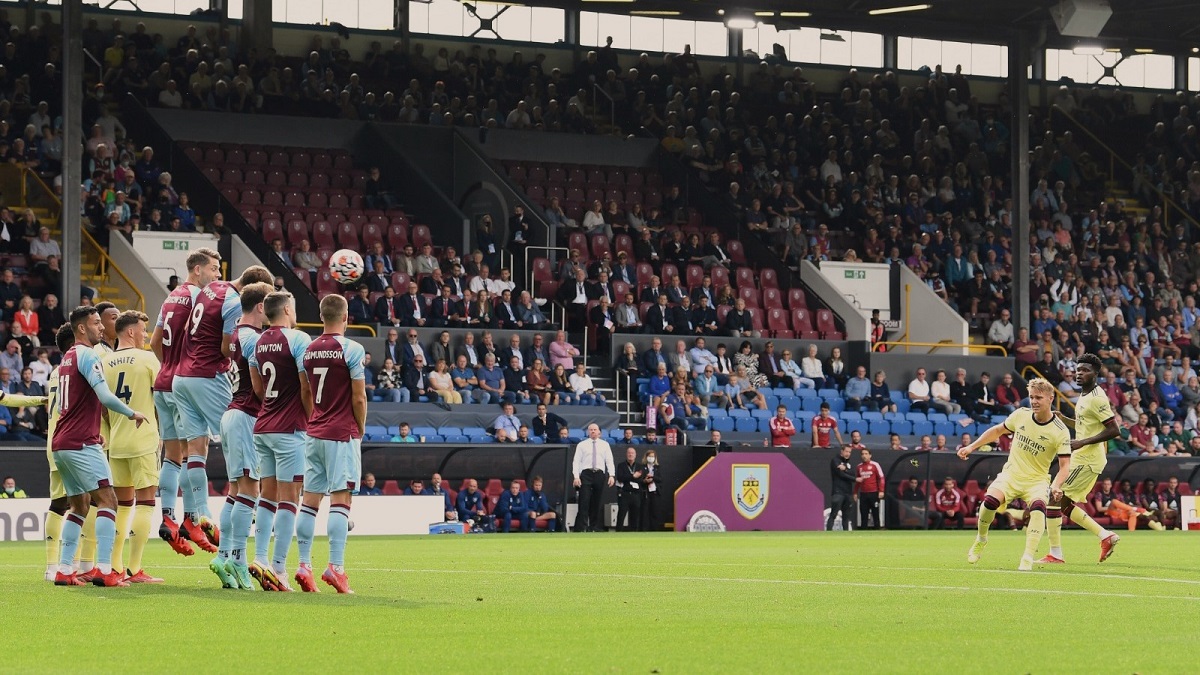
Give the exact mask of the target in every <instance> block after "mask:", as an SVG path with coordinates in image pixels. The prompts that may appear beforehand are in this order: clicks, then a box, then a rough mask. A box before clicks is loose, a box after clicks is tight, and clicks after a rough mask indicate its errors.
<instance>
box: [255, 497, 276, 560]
mask: <svg viewBox="0 0 1200 675" xmlns="http://www.w3.org/2000/svg"><path fill="white" fill-rule="evenodd" d="M275 509H276V506H275V502H273V501H271V500H269V499H262V498H261V497H260V498H259V500H258V511H257V512H256V513H255V516H254V559H255V560H258V561H260V562H268V561H269V560H270V559H269V558H268V557H267V550H268V549H270V548H271V530H273V529H274V526H275Z"/></svg>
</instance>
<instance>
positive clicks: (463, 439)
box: [442, 434, 471, 443]
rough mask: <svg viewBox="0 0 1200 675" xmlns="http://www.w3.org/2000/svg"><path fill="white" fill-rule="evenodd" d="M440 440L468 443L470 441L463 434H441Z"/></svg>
mask: <svg viewBox="0 0 1200 675" xmlns="http://www.w3.org/2000/svg"><path fill="white" fill-rule="evenodd" d="M442 440H443V442H445V443H470V442H471V439H470V438H467V437H466V436H463V435H462V434H455V435H453V436H443V437H442Z"/></svg>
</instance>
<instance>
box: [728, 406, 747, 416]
mask: <svg viewBox="0 0 1200 675" xmlns="http://www.w3.org/2000/svg"><path fill="white" fill-rule="evenodd" d="M729 416H730V417H734V418H737V417H749V416H750V411H749V410H746V409H745V408H730V409H729Z"/></svg>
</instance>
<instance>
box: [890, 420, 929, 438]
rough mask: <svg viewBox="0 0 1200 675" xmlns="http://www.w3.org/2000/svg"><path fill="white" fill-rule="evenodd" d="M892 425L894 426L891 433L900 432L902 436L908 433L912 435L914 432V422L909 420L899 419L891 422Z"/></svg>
mask: <svg viewBox="0 0 1200 675" xmlns="http://www.w3.org/2000/svg"><path fill="white" fill-rule="evenodd" d="M925 424H929V423H928V422H925ZM891 427H892V431H891V433H893V434H900V435H901V436H908V435H911V434H912V432H913V425H912V422H908V421H899V420H897V421H895V422H892V423H891Z"/></svg>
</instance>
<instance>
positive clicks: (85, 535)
mask: <svg viewBox="0 0 1200 675" xmlns="http://www.w3.org/2000/svg"><path fill="white" fill-rule="evenodd" d="M1133 520H1135V521H1136V519H1133ZM1131 529H1132V528H1131ZM75 567H76V568H78V569H79V573H80V575H81V576H82V577H83V580H84V581H85V582H91V580H92V576H93V575H94V574H95V573H96V571H95V570H96V502H95V500H94V499H90V498H89V508H88V513H87V516H85V517H84V519H83V531H82V532H80V533H79V548H78V549H76V565H75Z"/></svg>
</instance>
